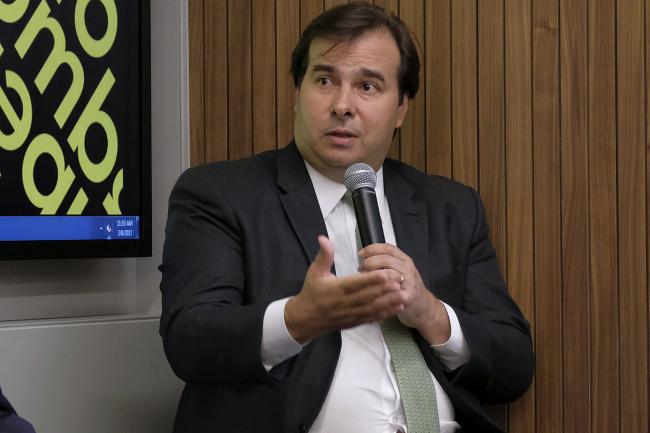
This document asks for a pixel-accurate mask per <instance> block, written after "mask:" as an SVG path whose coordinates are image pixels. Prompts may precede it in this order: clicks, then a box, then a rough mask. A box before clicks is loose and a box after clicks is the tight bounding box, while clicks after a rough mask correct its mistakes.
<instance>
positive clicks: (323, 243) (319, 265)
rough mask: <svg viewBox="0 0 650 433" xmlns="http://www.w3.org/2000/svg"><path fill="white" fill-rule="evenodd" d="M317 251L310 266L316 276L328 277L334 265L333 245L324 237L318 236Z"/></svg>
mask: <svg viewBox="0 0 650 433" xmlns="http://www.w3.org/2000/svg"><path fill="white" fill-rule="evenodd" d="M318 245H319V247H320V248H319V250H318V254H316V257H315V258H314V261H313V262H312V264H311V267H312V269H313V271H314V272H315V273H316V274H317V275H329V274H331V272H332V264H334V245H333V244H332V242H331V241H330V240H329V239H328V238H327V237H326V236H322V235H321V236H318Z"/></svg>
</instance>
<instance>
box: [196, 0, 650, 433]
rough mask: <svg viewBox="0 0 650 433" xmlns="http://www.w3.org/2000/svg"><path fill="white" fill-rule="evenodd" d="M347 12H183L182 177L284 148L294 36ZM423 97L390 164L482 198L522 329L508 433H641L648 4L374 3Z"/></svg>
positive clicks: (576, 0) (262, 3)
mask: <svg viewBox="0 0 650 433" xmlns="http://www.w3.org/2000/svg"><path fill="white" fill-rule="evenodd" d="M346 2H347V0H242V1H238V0H190V5H189V6H190V8H189V25H190V44H191V45H190V53H189V54H190V77H191V80H190V116H191V117H190V127H191V131H190V134H191V141H192V143H191V146H192V147H191V162H192V164H200V163H203V162H209V161H214V160H223V159H235V158H239V157H243V156H246V155H249V154H252V153H257V152H260V151H263V150H265V149H272V148H275V147H282V146H284V145H285V144H286V143H287V142H288V141H289V140H290V139H291V137H292V135H293V133H292V131H293V105H294V92H295V90H294V87H293V83H292V81H291V77H290V75H289V73H288V71H289V64H290V57H291V52H292V50H293V47H294V45H295V43H296V42H297V41H298V38H299V34H300V31H301V29H303V28H304V27H305V26H306V25H307V23H308V22H309V20H311V19H312V18H313V17H315V16H316V15H318V14H319V13H321V12H322V11H323V10H325V9H328V8H331V7H333V6H335V5H338V4H342V3H346ZM373 2H374V3H375V4H378V5H381V6H382V7H385V8H386V9H388V10H391V11H393V12H394V13H396V14H399V15H401V16H402V18H403V19H404V20H405V21H406V22H408V23H409V25H410V26H411V28H412V30H413V33H414V35H415V36H416V38H417V39H418V41H419V43H420V46H421V49H422V71H421V77H422V86H421V89H420V92H419V93H418V95H417V99H416V100H415V101H411V102H410V112H409V114H408V117H407V121H406V122H405V125H404V127H403V128H402V131H401V132H400V133H398V135H397V139H396V140H395V143H394V146H393V147H392V149H391V151H390V155H391V156H392V157H395V158H401V159H402V160H404V161H406V162H409V163H412V164H413V165H415V166H417V167H418V168H420V169H423V170H426V171H427V172H429V173H436V174H441V175H445V176H448V177H453V178H455V179H457V180H460V181H462V182H464V183H466V184H469V185H471V186H474V187H476V188H478V189H479V191H480V193H481V196H482V197H483V200H484V201H485V206H486V211H487V217H488V222H489V223H490V225H491V227H492V230H491V237H492V239H493V243H494V244H495V247H496V249H497V255H498V258H499V262H500V264H501V266H502V270H503V272H504V274H505V275H506V277H507V281H508V283H509V290H510V292H511V293H512V295H513V297H514V298H515V299H516V300H517V302H518V303H519V305H520V306H521V308H522V310H523V311H524V313H525V315H526V316H527V318H528V319H529V320H530V322H531V325H532V329H533V334H534V342H535V351H536V363H537V369H536V375H535V382H534V385H533V387H531V389H530V390H529V391H528V393H527V394H526V395H525V396H524V397H523V398H522V399H521V400H519V401H518V402H516V403H515V404H511V405H509V406H508V407H507V408H506V406H499V407H490V408H489V410H490V412H491V413H493V414H494V415H495V416H496V417H497V419H498V421H499V422H500V423H501V424H502V425H503V426H504V427H507V428H508V429H509V431H511V432H537V433H547V432H549V433H550V432H554V433H555V432H558V433H559V432H566V433H573V432H590V433H596V432H608V433H610V432H619V431H620V432H622V433H623V432H626V433H627V432H632V433H637V432H641V433H645V432H647V431H648V422H649V421H648V410H649V409H650V406H649V405H650V403H649V399H648V391H649V390H648V387H649V385H648V382H649V379H648V369H649V368H650V356H649V354H648V346H649V341H648V339H649V328H648V326H649V325H648V311H649V310H650V294H649V291H648V286H649V278H650V276H649V272H648V268H649V266H650V254H648V244H649V243H650V231H649V230H648V228H647V225H648V221H649V219H650V208H649V207H648V203H649V202H650V181H649V180H648V170H649V169H650V152H649V147H648V145H649V144H650V128H648V125H649V122H650V112H649V110H648V109H647V104H648V100H647V95H648V90H649V89H648V83H649V82H650V71H649V70H648V69H649V68H648V61H649V59H650V32H649V31H648V26H649V25H650V0H624V1H623V0H618V1H616V0H480V1H477V0H374V1H373Z"/></svg>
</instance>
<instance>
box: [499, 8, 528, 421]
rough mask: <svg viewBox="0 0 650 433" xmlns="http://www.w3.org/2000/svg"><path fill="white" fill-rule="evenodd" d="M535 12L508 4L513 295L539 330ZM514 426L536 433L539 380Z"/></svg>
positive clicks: (513, 412)
mask: <svg viewBox="0 0 650 433" xmlns="http://www.w3.org/2000/svg"><path fill="white" fill-rule="evenodd" d="M531 13H532V10H531V1H529V0H521V1H516V2H506V4H505V76H506V82H507V83H508V85H507V86H506V92H505V107H506V108H505V121H506V171H507V173H508V176H507V181H506V194H507V197H508V200H507V207H506V209H507V210H506V212H507V220H508V234H507V260H506V263H507V269H508V291H509V292H510V294H511V296H512V298H513V299H514V300H515V301H516V302H517V304H518V305H519V307H520V308H521V310H522V312H523V313H524V316H526V317H527V318H528V320H529V321H530V323H531V324H532V325H533V326H534V324H535V278H534V273H533V272H534V261H533V173H532V167H533V147H532V140H533V129H532V102H533V101H532V82H531V80H532V53H531V39H532V34H531ZM533 335H534V329H533ZM508 427H509V431H510V432H512V433H516V432H522V433H523V432H527V433H528V432H534V428H535V384H534V382H533V384H532V385H531V387H530V388H529V390H528V392H527V393H526V394H525V395H524V396H523V397H522V398H520V399H519V400H518V401H517V402H515V403H513V404H511V405H510V411H509V413H508Z"/></svg>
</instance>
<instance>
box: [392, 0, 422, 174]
mask: <svg viewBox="0 0 650 433" xmlns="http://www.w3.org/2000/svg"><path fill="white" fill-rule="evenodd" d="M423 8H424V3H423V2H422V0H401V1H400V3H399V12H400V18H402V20H403V21H404V22H405V23H406V25H407V26H408V27H409V28H410V29H411V32H412V35H413V37H414V38H415V40H416V46H418V45H419V47H418V48H419V51H420V53H422V49H423V48H424V45H422V44H423V41H424V15H423V14H422V10H423ZM424 78H425V75H424V73H423V72H422V69H420V89H419V90H418V94H417V95H416V98H415V99H411V100H409V101H408V104H409V109H408V112H407V113H406V118H405V119H404V123H403V124H402V128H401V130H400V144H401V148H400V159H401V160H402V161H404V162H406V163H407V164H410V165H412V166H413V167H416V168H417V169H419V170H422V171H424V170H425V169H426V144H425V137H426V124H425V121H424V117H425V116H424V115H425V111H424V110H425V100H426V97H423V96H424V95H426V92H427V89H426V81H425V79H424Z"/></svg>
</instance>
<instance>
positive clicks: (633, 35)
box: [610, 0, 648, 432]
mask: <svg viewBox="0 0 650 433" xmlns="http://www.w3.org/2000/svg"><path fill="white" fill-rule="evenodd" d="M616 16H617V25H616V29H617V35H616V51H617V57H616V58H617V65H616V70H617V76H619V77H625V79H619V80H617V94H618V98H617V104H618V107H617V111H618V113H617V119H618V137H617V141H618V143H619V146H618V164H619V168H618V197H619V203H618V204H619V206H618V214H619V219H618V230H619V250H618V253H619V255H618V260H619V270H620V272H619V274H618V275H619V305H620V309H619V320H620V322H619V323H620V324H619V326H620V330H619V331H620V333H619V342H620V343H619V344H620V360H619V365H620V367H619V365H616V364H614V365H613V367H614V368H615V369H619V370H620V378H619V383H620V385H619V386H620V400H619V401H618V403H619V404H618V405H617V404H612V402H611V399H610V416H611V417H612V418H613V419H620V424H619V429H620V430H619V431H621V432H628V431H629V432H636V431H638V432H647V431H648V410H647V408H648V368H647V358H648V310H647V308H646V305H645V303H644V302H639V300H640V299H646V297H647V287H646V281H647V279H646V272H647V271H646V258H645V257H646V256H647V249H646V248H647V247H646V230H647V226H646V202H645V198H646V193H645V188H646V185H647V183H646V172H645V169H646V167H645V155H646V143H645V109H646V103H645V95H644V93H643V92H641V91H640V89H643V84H644V77H645V65H644V60H645V59H644V39H645V34H644V4H643V1H642V0H627V1H624V2H621V1H619V2H618V3H617V14H616ZM617 410H618V412H617ZM610 431H615V430H613V429H612V430H610Z"/></svg>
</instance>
